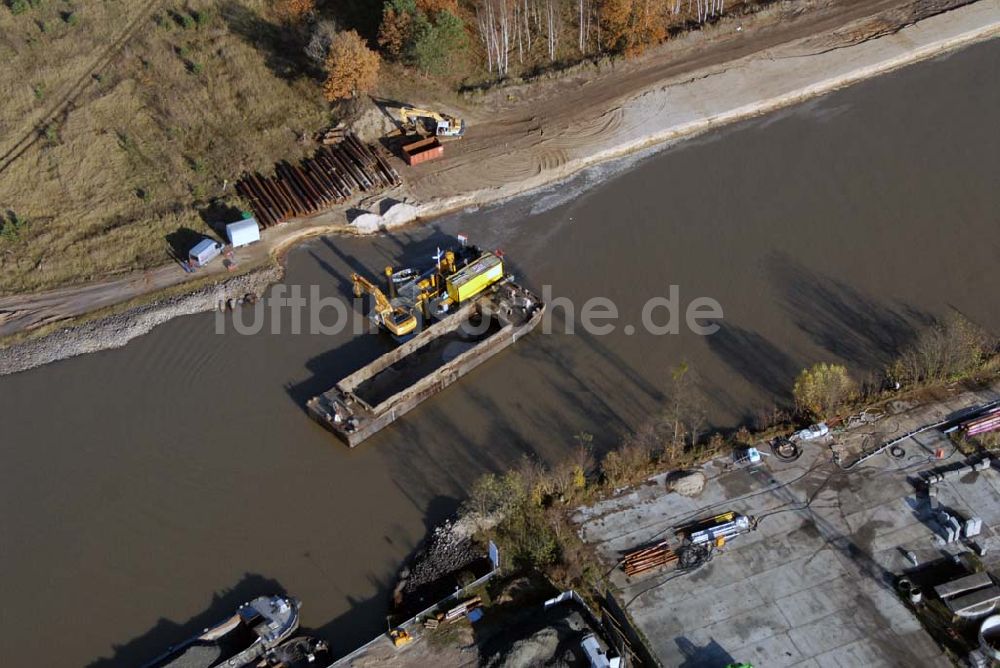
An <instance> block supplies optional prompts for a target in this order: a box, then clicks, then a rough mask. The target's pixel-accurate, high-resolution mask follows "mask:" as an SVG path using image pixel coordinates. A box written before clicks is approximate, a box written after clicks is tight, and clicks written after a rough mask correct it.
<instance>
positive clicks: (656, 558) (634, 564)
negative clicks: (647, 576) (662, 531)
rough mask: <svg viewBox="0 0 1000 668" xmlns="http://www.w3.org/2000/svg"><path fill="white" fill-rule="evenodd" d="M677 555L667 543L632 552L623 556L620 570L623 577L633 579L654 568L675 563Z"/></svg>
mask: <svg viewBox="0 0 1000 668" xmlns="http://www.w3.org/2000/svg"><path fill="white" fill-rule="evenodd" d="M677 559H678V557H677V553H675V552H674V551H673V549H671V547H670V545H668V544H667V541H663V542H660V543H657V544H656V545H653V546H652V547H643V548H640V549H638V550H634V551H632V552H629V553H628V554H626V555H625V558H624V559H623V560H622V569H623V570H624V571H625V575H627V576H629V577H633V576H635V575H639V574H641V573H645V572H646V571H651V570H653V569H655V568H662V567H663V566H668V565H671V564H675V563H677Z"/></svg>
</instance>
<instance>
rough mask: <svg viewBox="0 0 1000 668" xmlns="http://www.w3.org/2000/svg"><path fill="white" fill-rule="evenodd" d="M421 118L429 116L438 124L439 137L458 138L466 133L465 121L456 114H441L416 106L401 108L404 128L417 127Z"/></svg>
mask: <svg viewBox="0 0 1000 668" xmlns="http://www.w3.org/2000/svg"><path fill="white" fill-rule="evenodd" d="M421 118H429V119H431V120H432V121H434V122H435V123H436V124H437V126H436V128H435V132H434V134H436V135H437V136H438V137H453V138H456V139H457V138H459V137H461V136H462V135H463V134H465V121H464V120H462V119H461V118H458V117H456V116H449V115H448V114H441V113H438V112H436V111H431V110H430V109H418V108H416V107H400V108H399V120H400V121H401V122H402V124H403V127H404V128H414V129H415V128H416V127H417V120H418V119H421Z"/></svg>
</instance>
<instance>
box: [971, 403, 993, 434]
mask: <svg viewBox="0 0 1000 668" xmlns="http://www.w3.org/2000/svg"><path fill="white" fill-rule="evenodd" d="M962 427H963V428H964V429H965V433H966V434H968V435H969V436H976V435H977V434H986V433H989V432H991V431H996V430H997V429H1000V406H997V407H996V408H993V409H992V410H989V411H987V412H986V413H985V414H983V415H980V416H979V417H976V418H973V419H971V420H969V421H967V422H964V423H963V424H962Z"/></svg>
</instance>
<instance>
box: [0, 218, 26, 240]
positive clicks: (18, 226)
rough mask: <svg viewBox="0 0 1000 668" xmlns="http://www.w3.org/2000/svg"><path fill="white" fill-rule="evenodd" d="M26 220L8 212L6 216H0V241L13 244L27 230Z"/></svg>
mask: <svg viewBox="0 0 1000 668" xmlns="http://www.w3.org/2000/svg"><path fill="white" fill-rule="evenodd" d="M28 225H29V223H28V220H27V219H26V218H22V217H21V216H19V215H17V214H16V213H14V212H13V211H8V212H7V215H6V216H3V215H0V241H2V242H4V243H14V242H16V241H18V240H19V239H20V238H21V235H22V234H23V233H24V232H25V231H26V230H27V229H28Z"/></svg>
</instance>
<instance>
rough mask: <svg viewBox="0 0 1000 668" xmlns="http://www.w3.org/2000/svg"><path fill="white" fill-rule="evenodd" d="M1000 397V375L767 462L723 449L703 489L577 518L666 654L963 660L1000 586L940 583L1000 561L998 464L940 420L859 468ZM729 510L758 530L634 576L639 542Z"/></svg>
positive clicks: (678, 658)
mask: <svg viewBox="0 0 1000 668" xmlns="http://www.w3.org/2000/svg"><path fill="white" fill-rule="evenodd" d="M998 397H1000V384H997V383H994V384H993V386H992V387H991V388H989V389H986V390H982V391H977V392H965V393H961V394H957V395H955V396H952V397H950V398H947V399H943V400H941V401H937V402H935V403H933V404H928V405H922V406H920V407H918V408H911V407H910V406H909V405H907V404H905V403H903V402H899V403H898V404H896V405H895V406H892V407H891V409H890V410H889V411H887V412H886V413H885V414H883V415H881V416H867V419H864V420H859V421H858V424H857V426H854V427H852V428H850V429H845V430H841V431H838V430H836V429H835V430H833V431H832V432H831V434H830V435H828V436H826V437H823V438H821V439H817V440H812V441H808V442H803V443H801V444H800V446H801V447H800V455H799V456H798V458H797V459H795V460H794V461H788V460H787V459H781V458H779V457H777V456H775V455H773V454H771V452H770V451H769V450H767V449H765V448H761V453H762V454H764V455H765V456H764V457H763V458H762V459H761V461H760V462H759V463H756V464H750V463H742V464H738V463H734V462H733V461H732V460H729V459H727V460H716V461H713V462H711V463H709V464H706V465H705V466H704V467H703V468H702V472H703V473H704V475H705V478H706V481H707V482H706V485H705V487H704V490H703V491H702V492H701V493H700V494H698V495H696V496H695V497H688V496H682V495H680V494H679V493H676V492H667V491H666V489H665V487H664V479H663V477H658V478H654V479H653V480H651V481H650V482H648V483H647V484H645V485H642V486H639V487H637V488H633V489H631V490H629V491H625V492H623V493H621V494H619V495H618V496H616V497H614V498H612V499H609V500H606V501H603V502H600V503H598V504H596V505H594V506H592V507H586V508H582V509H580V510H578V511H577V512H576V513H575V516H574V521H575V522H577V523H578V524H579V527H580V533H581V536H582V537H583V539H584V540H585V541H586V542H587V543H589V544H590V545H591V546H593V547H594V548H595V550H596V552H597V554H598V555H599V558H600V559H601V560H602V561H603V562H604V563H605V565H606V566H607V568H608V571H610V572H611V576H610V577H611V582H612V585H613V586H614V587H615V588H616V589H617V591H618V596H619V598H620V600H621V601H622V603H623V605H625V606H626V608H627V610H628V612H629V614H630V616H631V617H632V619H633V620H634V622H635V624H636V625H637V627H638V629H639V631H640V632H641V633H642V634H643V635H644V636H645V638H646V641H647V642H648V643H649V645H650V649H651V650H652V652H653V653H654V654H655V655H656V656H657V658H658V659H659V661H660V662H661V664H662V665H666V666H725V665H727V664H728V663H733V662H735V663H739V662H746V663H750V664H752V665H754V666H768V667H769V668H771V667H775V666H861V665H865V666H893V665H908V666H916V665H920V666H948V665H952V663H951V661H950V660H949V659H950V658H953V659H965V658H966V656H967V655H968V652H969V651H970V650H972V649H975V647H976V634H977V633H978V628H979V623H980V622H981V621H982V617H983V615H984V614H985V613H988V612H990V611H991V610H992V609H993V607H994V606H995V605H996V596H995V594H997V593H998V592H997V590H996V588H995V586H993V585H992V582H991V581H990V579H989V578H988V577H984V576H983V575H978V576H975V577H976V578H979V579H982V580H983V582H978V580H977V586H978V587H981V588H983V587H984V589H981V591H980V592H979V593H977V595H976V596H973V597H971V598H975V601H972V602H971V603H969V602H968V600H966V599H960V598H958V599H956V598H949V599H948V600H947V601H946V600H944V599H945V594H944V593H942V592H945V589H940V590H937V591H936V590H935V587H936V586H938V585H940V584H941V583H942V582H950V581H951V580H953V579H954V578H955V577H957V576H958V575H962V574H964V573H966V572H968V571H970V570H981V569H986V570H990V569H991V568H992V567H995V565H996V559H997V557H996V555H995V554H994V549H995V548H996V546H997V545H998V543H997V535H996V528H997V527H998V526H1000V472H998V471H997V470H996V468H995V466H996V465H995V464H993V466H992V467H991V466H990V463H989V462H988V461H983V460H982V458H981V457H972V458H971V459H969V460H967V459H966V456H965V455H963V454H962V453H961V452H959V451H958V449H957V447H956V446H955V445H954V444H953V443H952V441H951V440H950V439H949V438H948V437H947V436H945V435H944V434H942V433H941V431H940V430H938V429H928V430H925V431H923V432H921V433H919V434H916V435H914V436H912V437H909V438H904V439H903V440H900V441H899V442H898V443H896V444H895V445H894V446H893V447H886V448H885V450H884V451H882V452H881V453H879V454H877V455H875V456H872V457H870V458H867V459H865V460H864V461H862V462H860V463H858V464H857V465H856V466H852V464H853V463H854V462H855V461H857V460H858V458H859V455H860V454H861V453H862V452H869V451H871V450H872V449H873V448H875V447H876V446H878V445H879V444H884V443H886V442H888V441H890V440H891V439H895V438H898V437H900V436H905V435H906V434H908V433H911V432H913V431H915V430H917V429H919V428H921V427H924V426H926V425H930V424H934V423H938V422H940V421H942V420H945V419H948V418H952V417H954V416H956V415H957V414H961V411H963V410H967V409H969V408H970V407H975V406H982V405H984V404H989V403H990V402H995V401H996V400H997V399H998ZM874 417H877V418H878V419H874V420H873V419H872V418H874ZM768 455H770V456H768ZM834 455H835V456H836V458H837V459H835V457H834ZM838 461H839V463H838ZM970 462H971V463H977V462H978V465H977V466H976V467H975V468H976V469H982V470H973V467H972V466H971V465H970ZM946 471H951V472H950V473H944V474H943V475H942V476H941V478H940V480H939V479H938V478H937V477H933V476H932V473H933V472H946ZM928 480H930V481H931V482H930V484H928V482H927V481H928ZM932 506H933V507H932ZM729 510H731V511H735V512H736V513H742V514H745V515H746V516H750V517H752V518H753V522H754V524H755V525H756V530H751V531H749V532H748V533H744V534H743V535H738V536H736V537H735V538H731V539H730V540H729V541H727V542H726V543H725V545H724V546H722V547H717V548H711V551H710V552H709V553H708V556H707V557H703V558H702V559H701V560H700V561H699V562H698V563H696V564H694V565H689V567H687V568H678V567H677V566H676V565H667V566H665V567H660V568H652V569H647V570H644V571H642V572H639V573H638V574H636V575H634V576H633V577H627V576H626V575H625V573H624V572H623V570H622V568H620V566H619V565H620V563H621V562H622V560H623V556H624V555H626V554H628V553H630V552H633V551H635V550H637V548H643V547H646V546H650V545H656V544H658V543H660V542H661V541H664V540H665V539H670V540H674V539H673V532H674V528H675V527H678V526H681V525H683V524H685V523H688V522H691V521H692V520H695V519H698V518H704V517H709V516H712V515H716V514H718V513H722V512H723V511H729ZM941 511H945V512H948V513H950V514H951V515H952V516H954V517H956V518H964V519H969V518H974V517H978V518H981V519H982V533H981V534H979V535H978V536H976V537H975V538H972V539H968V540H963V539H961V538H960V535H959V536H958V537H956V535H955V534H951V535H950V536H949V535H948V532H949V530H948V528H947V527H945V526H944V524H945V522H944V521H943V520H942V519H941V518H942V516H940V515H939V513H940V512H941ZM949 538H951V539H954V540H952V542H950V543H948V544H944V541H945V540H947V539H949ZM956 538H958V539H956ZM963 569H965V570H963ZM902 577H906V578H907V579H908V580H912V581H913V582H920V583H921V585H919V586H922V587H923V592H922V600H921V601H920V602H918V603H915V604H911V603H909V601H908V599H907V596H906V592H907V591H908V588H909V587H910V583H909V582H906V583H905V586H906V587H907V589H905V590H904V588H903V587H904V583H903V582H902V581H901V580H900V578H902ZM914 586H917V585H914ZM953 588H957V589H961V587H955V586H953ZM918 598H919V596H918ZM956 600H959V601H961V600H966V603H968V605H966V603H955V601H956ZM983 601H986V603H983ZM973 603H974V604H975V605H973ZM963 606H964V607H963ZM977 606H978V607H977ZM911 607H912V608H913V610H916V611H917V612H918V613H919V614H920V616H921V618H922V619H923V623H922V622H921V619H918V617H917V616H916V615H915V614H913V612H912V611H911ZM942 610H944V611H945V613H944V614H943V615H942V614H940V611H942ZM948 610H951V614H954V615H956V616H955V617H953V618H952V617H951V614H949V613H948V612H947V611H948ZM984 611H985V612H984ZM966 614H968V615H970V619H969V620H966V621H962V620H963V619H964V615H966ZM942 619H944V620H945V622H944V624H943V626H942V625H940V623H941V620H942ZM932 633H933V634H934V637H933V638H932ZM942 646H944V647H946V648H947V649H942ZM948 653H950V654H951V656H950V657H949V655H948ZM984 665H985V664H984Z"/></svg>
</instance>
